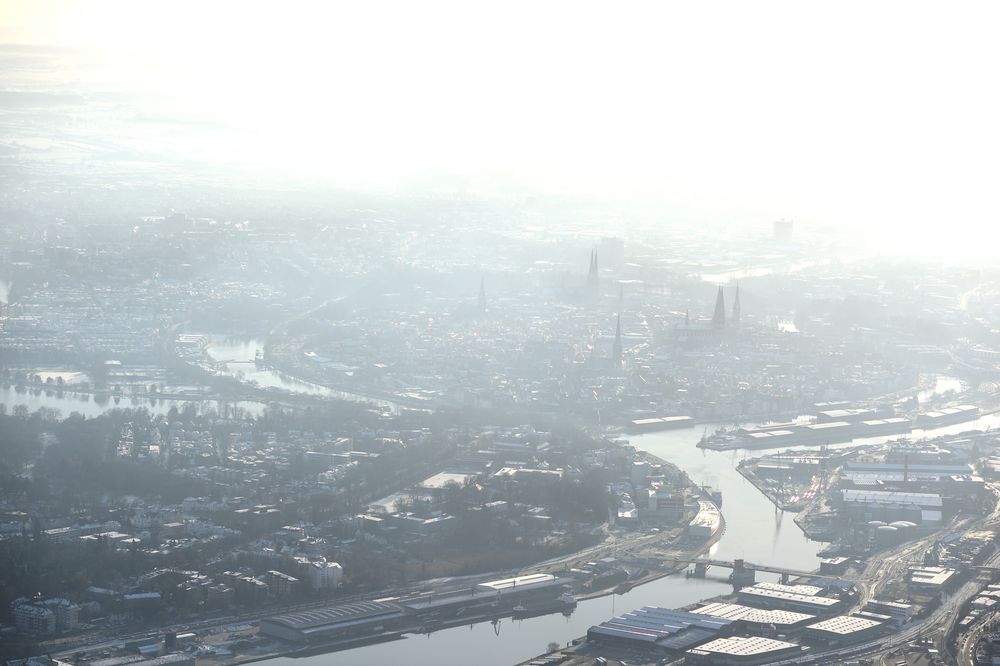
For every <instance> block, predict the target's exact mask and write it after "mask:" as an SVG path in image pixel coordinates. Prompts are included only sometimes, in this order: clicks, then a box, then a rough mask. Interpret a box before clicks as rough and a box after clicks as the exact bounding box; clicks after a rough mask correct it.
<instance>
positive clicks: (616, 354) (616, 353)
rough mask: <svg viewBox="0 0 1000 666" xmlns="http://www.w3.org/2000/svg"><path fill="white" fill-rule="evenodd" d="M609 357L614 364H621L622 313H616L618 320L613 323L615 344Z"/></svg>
mask: <svg viewBox="0 0 1000 666" xmlns="http://www.w3.org/2000/svg"><path fill="white" fill-rule="evenodd" d="M611 358H612V360H613V361H614V363H615V365H616V366H620V365H621V364H622V360H623V358H622V314H621V313H620V312H619V313H618V322H617V323H616V324H615V345H614V347H612V349H611Z"/></svg>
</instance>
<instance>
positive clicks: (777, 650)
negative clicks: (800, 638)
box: [686, 636, 807, 666]
mask: <svg viewBox="0 0 1000 666" xmlns="http://www.w3.org/2000/svg"><path fill="white" fill-rule="evenodd" d="M806 649H807V648H804V647H802V646H801V645H796V644H795V643H788V642H786V641H778V640H774V639H771V638H761V637H760V636H751V637H748V638H744V637H740V636H731V637H729V638H717V639H715V640H714V641H710V642H708V643H705V644H704V645H702V646H700V647H697V648H694V649H691V650H688V651H687V657H686V661H690V662H691V663H692V664H712V665H713V666H750V665H752V664H769V663H771V662H774V661H782V660H784V659H793V658H795V657H799V656H801V655H802V653H803V652H804V651H806Z"/></svg>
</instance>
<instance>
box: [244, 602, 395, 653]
mask: <svg viewBox="0 0 1000 666" xmlns="http://www.w3.org/2000/svg"><path fill="white" fill-rule="evenodd" d="M402 617H403V611H402V609H401V608H400V607H399V606H396V605H395V604H388V603H383V602H380V601H361V602H358V603H353V604H343V605H340V606H331V607H329V608H319V609H316V610H308V611H301V612H298V613H289V614H288V615H278V616H275V617H269V618H264V619H263V620H261V621H260V633H261V634H263V635H265V636H269V637H271V638H280V639H282V640H286V641H292V642H295V643H312V642H323V641H332V640H337V639H340V638H346V637H348V636H357V635H362V634H371V633H376V632H378V631H381V630H382V629H384V628H388V627H391V626H392V625H394V624H395V623H396V622H397V621H398V620H399V619H400V618H402Z"/></svg>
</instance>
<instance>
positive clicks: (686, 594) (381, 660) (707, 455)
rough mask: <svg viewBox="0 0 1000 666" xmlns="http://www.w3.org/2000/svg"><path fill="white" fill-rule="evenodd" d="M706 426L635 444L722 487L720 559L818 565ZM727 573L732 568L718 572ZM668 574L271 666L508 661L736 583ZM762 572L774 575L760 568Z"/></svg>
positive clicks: (811, 548)
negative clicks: (564, 602)
mask: <svg viewBox="0 0 1000 666" xmlns="http://www.w3.org/2000/svg"><path fill="white" fill-rule="evenodd" d="M701 432H702V431H701V429H700V428H698V429H687V430H673V431H666V432H658V433H649V434H644V435H640V436H636V437H632V438H630V441H631V442H632V444H633V445H635V446H636V447H638V448H642V449H645V450H647V451H649V452H650V453H653V454H654V455H656V456H659V457H660V458H663V459H664V460H669V461H670V462H672V463H674V464H676V465H677V466H678V467H680V468H681V469H683V470H684V471H686V472H687V473H688V475H689V476H690V477H691V479H692V480H694V481H695V482H697V483H699V484H707V485H710V486H712V487H713V488H717V489H719V490H721V491H722V495H723V505H722V506H723V513H724V515H725V517H726V532H725V534H724V535H723V536H722V538H721V539H720V541H719V542H718V543H716V544H715V546H713V548H712V551H711V552H712V556H713V557H719V558H722V559H732V558H736V557H743V558H746V559H747V560H749V561H751V562H762V563H767V564H775V565H784V566H786V567H790V568H796V569H805V570H810V569H814V568H816V567H817V566H818V564H817V560H816V553H817V551H819V550H820V549H821V548H822V547H823V544H820V543H816V542H811V541H809V540H808V539H806V538H805V536H804V535H803V534H802V531H801V530H800V529H799V528H798V527H797V526H796V525H795V523H794V522H793V521H792V518H793V517H794V514H791V513H788V514H786V513H782V512H780V511H777V510H776V509H775V507H774V505H773V504H771V502H770V501H769V500H768V499H767V498H766V497H764V495H762V494H761V493H760V492H759V491H758V490H757V489H756V488H754V486H753V485H752V484H750V482H749V481H747V480H746V479H744V478H743V477H742V476H741V475H740V474H739V472H737V471H736V469H735V468H736V463H737V462H738V461H739V459H740V458H741V457H743V456H742V454H741V452H737V451H703V450H701V449H698V448H697V447H696V446H695V444H696V443H697V441H698V439H699V438H700V437H701ZM716 573H717V575H719V576H725V575H727V574H728V571H722V570H720V571H718V572H716ZM711 575H712V572H711V571H710V572H709V576H710V578H708V579H697V578H686V577H685V576H684V575H683V574H679V575H674V576H668V577H666V578H661V579H660V580H657V581H653V582H651V583H648V584H646V585H641V586H639V587H637V588H635V589H633V590H631V591H630V592H627V593H625V594H622V595H619V594H615V595H610V596H607V597H602V598H599V599H591V600H589V601H583V602H580V604H579V605H578V606H577V607H576V609H575V611H574V612H573V614H572V615H571V616H570V617H568V618H567V617H564V616H563V615H561V614H553V615H546V616H543V617H536V618H530V619H525V620H511V619H505V620H502V621H501V622H500V624H499V627H498V628H499V634H497V633H496V632H495V630H494V627H493V625H492V624H491V623H489V622H483V623H479V624H475V625H472V626H462V627H456V628H453V629H445V630H443V631H438V632H435V633H433V634H430V635H429V636H423V635H421V636H411V637H409V638H406V639H404V640H400V641H393V642H389V643H380V644H376V645H369V646H365V647H360V648H356V649H353V650H346V651H342V652H335V653H329V654H322V655H315V656H311V657H303V658H295V659H292V658H286V657H282V658H278V659H275V660H270V661H269V662H268V666H326V664H333V663H341V664H360V665H369V666H376V665H378V666H382V665H384V664H395V663H406V664H418V665H421V664H426V665H427V666H431V665H435V666H438V665H441V664H467V663H470V662H475V663H477V664H484V665H486V664H496V665H497V666H500V665H503V666H509V665H510V664H515V663H518V662H520V661H524V660H526V659H530V658H531V657H533V656H535V655H538V654H540V653H542V652H545V650H546V646H547V645H548V644H549V643H550V642H556V643H559V644H560V645H565V644H566V643H567V642H568V641H570V640H572V639H574V638H579V637H580V636H583V635H584V634H586V633H587V629H588V628H589V627H590V626H591V625H593V624H597V623H599V622H603V621H604V620H607V619H608V618H610V617H612V616H613V615H615V614H616V613H621V612H626V611H628V610H631V609H634V608H638V607H640V606H645V605H656V606H666V607H678V606H684V605H687V604H689V603H693V602H695V601H699V600H700V599H705V598H707V597H712V596H716V595H719V594H723V593H728V592H731V591H732V586H731V585H730V584H729V583H728V582H724V581H722V580H713V579H712V578H711ZM761 579H768V577H765V576H761Z"/></svg>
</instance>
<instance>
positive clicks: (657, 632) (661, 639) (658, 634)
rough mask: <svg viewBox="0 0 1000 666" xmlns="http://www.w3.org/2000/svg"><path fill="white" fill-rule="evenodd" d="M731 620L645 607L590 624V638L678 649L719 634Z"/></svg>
mask: <svg viewBox="0 0 1000 666" xmlns="http://www.w3.org/2000/svg"><path fill="white" fill-rule="evenodd" d="M732 623H733V621H732V620H728V619H725V618H719V617H712V616H710V615H702V614H700V613H686V612H683V611H675V610H670V609H668V608H658V607H655V606H645V607H643V608H640V609H639V610H636V611H632V612H631V613H624V614H622V615H619V616H617V617H613V618H611V619H610V620H608V621H607V622H602V623H601V624H598V625H595V626H593V627H591V628H590V629H589V630H588V631H587V640H589V641H594V642H604V643H617V644H623V645H628V646H629V647H632V648H639V649H650V650H660V651H671V650H674V651H677V650H685V649H687V648H689V647H691V646H693V645H697V644H698V643H701V642H704V641H707V640H709V639H711V638H715V637H717V636H718V635H719V633H720V632H721V631H722V630H724V629H726V628H728V627H729V625H731V624H732Z"/></svg>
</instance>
